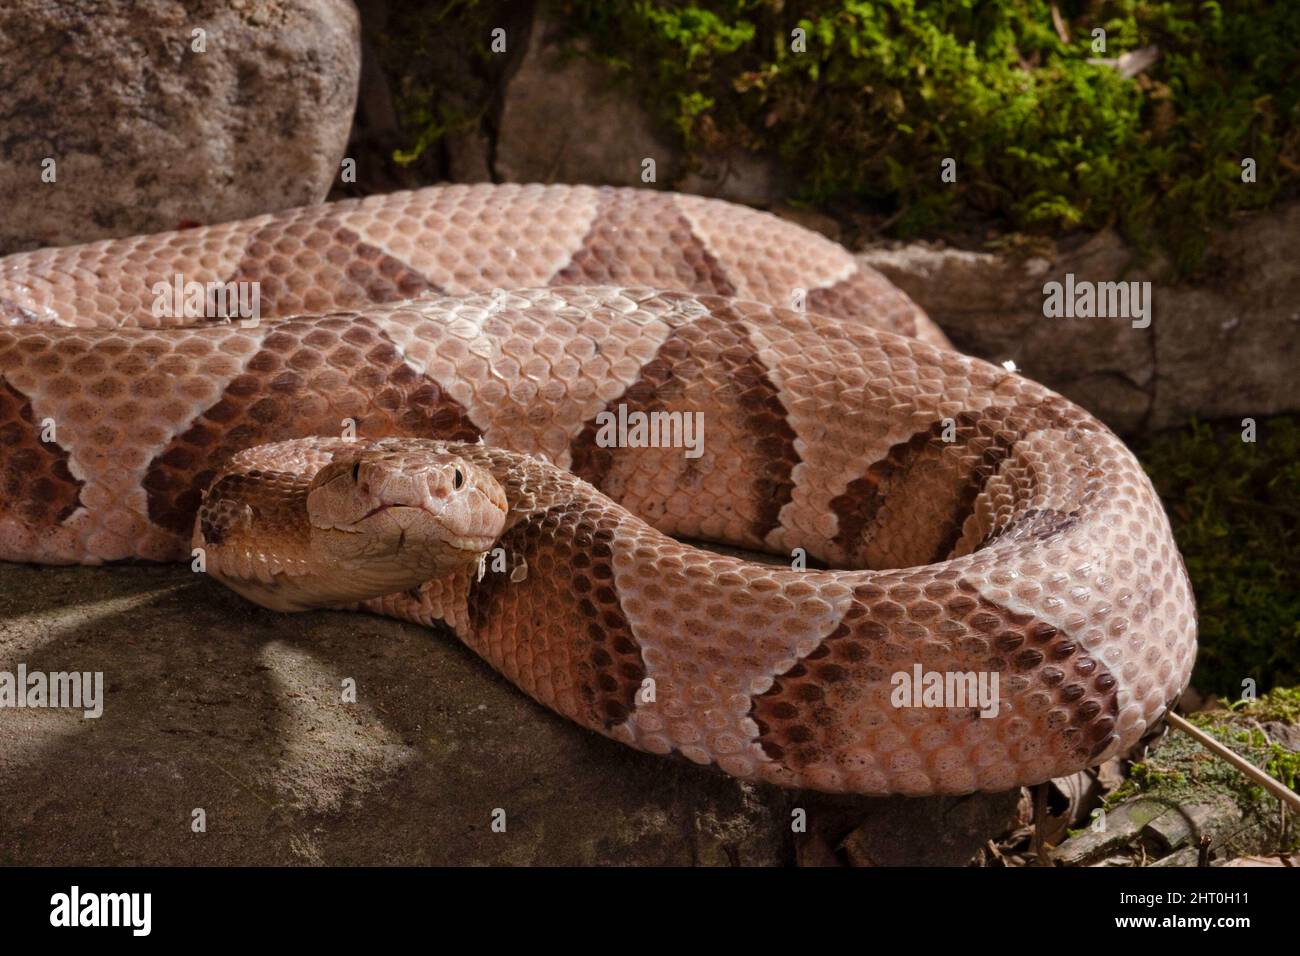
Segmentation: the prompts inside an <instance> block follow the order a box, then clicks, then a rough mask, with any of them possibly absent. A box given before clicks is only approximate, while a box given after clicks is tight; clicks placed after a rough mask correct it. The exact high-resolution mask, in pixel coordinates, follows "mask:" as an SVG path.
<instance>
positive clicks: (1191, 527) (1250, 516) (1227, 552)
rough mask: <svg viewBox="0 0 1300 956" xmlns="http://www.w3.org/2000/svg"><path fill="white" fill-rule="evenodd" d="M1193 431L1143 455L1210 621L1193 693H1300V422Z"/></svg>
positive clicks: (1166, 436) (1283, 419) (1281, 419)
mask: <svg viewBox="0 0 1300 956" xmlns="http://www.w3.org/2000/svg"><path fill="white" fill-rule="evenodd" d="M1256 439H1257V440H1256V441H1255V442H1253V443H1252V442H1244V441H1242V427H1241V425H1240V423H1238V422H1232V423H1221V424H1218V425H1210V424H1205V423H1193V424H1191V425H1190V426H1188V427H1187V428H1183V429H1176V430H1173V431H1169V432H1164V433H1161V434H1158V435H1154V436H1151V437H1149V438H1146V439H1143V440H1141V441H1140V442H1138V443H1137V444H1136V447H1135V449H1134V450H1135V451H1136V452H1137V455H1138V457H1139V458H1140V459H1141V460H1142V462H1143V464H1144V465H1145V467H1146V469H1147V471H1148V473H1149V474H1150V475H1151V477H1152V480H1153V482H1154V483H1155V486H1156V490H1157V491H1158V492H1159V494H1160V497H1161V500H1162V501H1163V502H1164V504H1165V509H1166V510H1167V511H1168V513H1169V518H1170V521H1171V522H1172V524H1173V529H1174V537H1175V538H1176V540H1177V541H1178V547H1179V550H1180V551H1181V552H1182V555H1183V559H1184V561H1185V562H1186V564H1187V573H1188V575H1189V576H1190V578H1191V581H1192V589H1193V591H1194V592H1195V594H1196V604H1197V612H1198V615H1199V619H1200V652H1199V654H1198V657H1197V663H1196V671H1195V672H1194V674H1193V676H1192V683H1193V685H1194V686H1196V687H1197V689H1198V690H1200V691H1201V692H1202V693H1210V692H1214V693H1217V694H1219V695H1221V696H1223V697H1226V698H1227V699H1230V700H1231V699H1235V698H1237V697H1239V696H1241V693H1242V691H1243V687H1244V686H1246V685H1244V684H1243V682H1244V681H1247V680H1250V681H1253V682H1254V685H1253V686H1254V687H1255V688H1256V689H1257V690H1258V691H1260V692H1262V691H1265V690H1268V689H1270V688H1273V687H1279V686H1293V685H1295V684H1297V683H1300V422H1297V420H1296V419H1295V418H1293V417H1289V416H1278V417H1274V418H1266V419H1261V420H1259V421H1258V423H1257V434H1256Z"/></svg>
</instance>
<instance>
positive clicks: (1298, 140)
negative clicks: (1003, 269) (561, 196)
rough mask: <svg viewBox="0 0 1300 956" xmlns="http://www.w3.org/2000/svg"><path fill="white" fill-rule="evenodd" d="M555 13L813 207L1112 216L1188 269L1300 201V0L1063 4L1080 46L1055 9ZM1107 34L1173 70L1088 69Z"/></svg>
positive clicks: (927, 224) (823, 2) (855, 0)
mask: <svg viewBox="0 0 1300 956" xmlns="http://www.w3.org/2000/svg"><path fill="white" fill-rule="evenodd" d="M550 6H551V9H552V15H553V16H556V17H558V18H559V19H560V20H561V21H562V22H564V23H565V24H567V26H568V28H569V29H570V31H571V32H572V34H573V35H574V36H575V37H582V38H583V39H584V40H586V41H587V42H588V43H589V44H590V46H591V48H592V50H593V53H594V55H596V56H598V57H600V58H602V59H603V60H604V61H605V62H607V63H609V64H611V65H612V66H614V67H615V68H616V69H617V70H619V71H621V72H622V73H623V74H624V75H625V76H626V77H627V79H628V80H629V86H630V88H631V89H633V90H634V91H635V93H636V94H637V95H638V96H639V97H640V98H641V100H642V102H644V103H645V104H646V106H647V107H649V108H650V109H651V110H653V111H654V112H655V113H656V114H657V115H658V116H659V117H660V119H661V120H662V121H663V122H664V124H665V126H667V127H669V128H673V129H676V130H677V131H678V132H679V134H680V135H681V137H682V140H683V141H684V143H685V144H686V145H687V146H688V147H690V148H692V149H699V148H723V147H729V148H741V149H758V148H763V149H767V150H770V151H773V152H776V153H778V154H779V155H780V156H781V158H782V159H783V161H784V163H785V165H786V168H787V170H788V171H789V173H790V174H791V175H790V179H791V181H792V182H794V183H796V184H798V187H799V198H800V199H802V200H806V201H811V202H814V203H819V204H828V203H837V202H842V201H845V200H849V201H851V202H853V203H854V204H856V205H857V206H858V207H860V208H865V209H868V210H871V209H874V210H877V211H879V212H880V213H881V214H887V215H889V216H890V217H891V218H893V219H894V220H895V221H896V224H897V225H896V228H897V230H898V232H899V233H901V234H903V235H906V234H909V233H916V232H919V231H923V230H932V229H935V228H937V227H939V226H941V225H951V224H952V223H954V222H957V221H961V220H967V219H969V220H977V221H980V222H984V221H988V220H989V219H993V220H994V221H998V220H1000V221H1001V223H1002V224H1003V226H1004V228H1008V229H1012V230H1044V231H1060V230H1070V229H1074V228H1076V227H1079V228H1088V229H1094V228H1097V227H1100V226H1104V225H1108V224H1112V223H1115V224H1118V225H1119V226H1120V227H1121V228H1122V229H1123V231H1124V232H1125V233H1126V234H1127V235H1128V236H1129V237H1130V238H1131V239H1133V240H1134V241H1136V242H1137V243H1139V244H1141V245H1147V244H1149V243H1150V242H1151V241H1152V240H1153V239H1158V240H1163V243H1164V244H1165V245H1166V246H1168V247H1169V248H1170V249H1171V250H1172V251H1173V252H1174V253H1175V257H1176V260H1177V261H1178V263H1179V264H1180V265H1182V266H1183V267H1190V266H1191V265H1192V264H1194V263H1195V262H1197V260H1198V259H1199V257H1200V255H1201V253H1202V251H1203V249H1204V245H1205V241H1206V237H1207V235H1208V231H1209V228H1210V226H1211V225H1212V224H1213V223H1215V222H1218V221H1220V220H1221V219H1222V218H1223V217H1224V216H1225V215H1227V214H1228V213H1231V212H1232V211H1234V210H1238V209H1247V208H1257V207H1261V206H1263V205H1266V204H1267V203H1269V202H1270V201H1272V200H1273V199H1275V198H1277V197H1278V196H1280V195H1296V194H1297V193H1300V133H1297V129H1300V122H1297V120H1300V66H1298V65H1297V64H1298V63H1300V58H1297V57H1296V55H1295V50H1296V49H1297V47H1300V5H1298V4H1293V3H1292V4H1288V3H1281V4H1274V3H1271V2H1267V0H1243V2H1241V3H1236V4H1233V5H1232V6H1231V8H1228V7H1226V5H1225V6H1221V5H1220V4H1218V3H1213V2H1209V3H1206V2H1200V0H1170V2H1164V3H1154V2H1142V0H1117V2H1107V3H1094V2H1075V3H1068V2H1063V3H1059V4H1058V7H1059V9H1060V11H1061V14H1062V16H1063V18H1064V20H1065V21H1066V24H1067V26H1068V29H1069V35H1070V42H1068V43H1067V42H1064V41H1063V40H1062V39H1061V37H1060V36H1059V35H1058V33H1057V31H1056V30H1055V28H1054V27H1053V23H1052V16H1051V9H1052V5H1051V4H1050V3H1049V2H1046V0H1011V2H1007V3H998V4H980V3H973V2H971V0H939V2H933V3H926V4H918V3H915V2H913V0H884V2H865V0H805V2H801V3H798V4H793V3H784V2H782V0H697V2H693V3H679V2H670V0H659V2H651V0H634V2H628V3H618V4H610V3H607V2H606V0H563V2H559V0H557V2H555V3H552V4H551V5H550ZM1094 27H1102V28H1104V29H1105V30H1106V34H1107V45H1106V51H1105V53H1104V54H1100V55H1101V56H1104V57H1108V58H1112V59H1113V58H1116V57H1118V56H1119V55H1121V54H1122V53H1124V52H1126V51H1131V50H1136V49H1140V48H1143V47H1146V46H1149V45H1156V46H1158V47H1159V48H1160V50H1161V51H1162V56H1161V59H1160V60H1159V61H1158V62H1157V63H1156V64H1155V65H1154V66H1152V67H1150V68H1149V69H1148V70H1147V71H1146V73H1145V74H1144V75H1143V76H1141V77H1139V78H1138V79H1136V80H1130V79H1124V78H1122V77H1120V76H1119V74H1118V73H1117V72H1116V71H1114V70H1112V69H1110V68H1108V67H1105V66H1101V65H1096V64H1090V63H1088V60H1089V59H1090V58H1094V57H1096V56H1098V54H1095V53H1094V52H1093V50H1092V49H1091V42H1092V36H1091V31H1092V29H1093V28H1094ZM795 29H802V30H803V31H805V33H806V36H807V51H806V52H804V53H797V52H793V51H792V49H791V34H792V31H793V30H795ZM949 156H951V157H954V158H955V159H956V160H957V163H958V182H957V183H956V184H951V185H946V184H942V183H941V182H940V178H939V170H940V163H941V161H942V159H943V158H944V157H949ZM1247 156H1249V157H1252V158H1254V159H1255V160H1256V161H1257V163H1258V182H1257V183H1255V184H1243V183H1242V182H1241V166H1240V163H1241V160H1242V158H1243V157H1247Z"/></svg>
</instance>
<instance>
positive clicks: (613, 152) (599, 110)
mask: <svg viewBox="0 0 1300 956" xmlns="http://www.w3.org/2000/svg"><path fill="white" fill-rule="evenodd" d="M526 42H527V49H526V52H525V53H524V55H523V58H522V60H521V61H520V63H519V66H518V68H517V70H516V72H515V74H514V76H513V77H511V78H510V79H509V81H508V82H507V85H506V89H505V92H504V96H503V100H502V106H501V119H500V124H499V127H498V132H497V143H496V162H495V169H496V173H497V176H498V177H499V178H500V179H501V180H504V181H506V182H518V183H531V182H538V183H591V184H593V185H610V186H642V185H645V183H643V181H642V179H641V171H642V161H643V160H645V159H648V158H649V159H654V161H655V173H656V180H657V181H658V182H660V183H664V182H666V181H667V179H668V177H669V176H670V175H671V171H672V170H673V169H675V168H676V167H677V165H678V164H679V162H680V158H679V154H678V151H677V149H676V147H675V146H674V145H673V144H672V143H671V142H669V140H668V139H667V138H666V137H664V136H663V135H661V134H660V133H659V131H658V130H656V128H655V126H654V124H653V123H652V122H651V120H650V117H649V116H648V115H647V113H646V111H645V110H644V109H643V108H642V107H641V106H640V104H639V103H638V102H637V101H636V98H635V97H634V96H633V94H632V93H631V92H630V91H629V90H626V89H623V88H621V87H619V86H618V85H617V84H615V83H614V81H613V76H612V75H611V71H610V70H609V69H608V68H606V67H604V66H602V65H601V64H598V63H595V62H593V61H591V60H589V59H586V58H584V57H582V56H571V55H565V52H564V51H563V50H562V49H561V47H560V44H559V40H558V34H557V32H556V29H555V27H554V26H553V24H551V23H550V22H549V21H548V20H546V18H545V17H544V16H543V15H542V14H541V13H540V12H538V13H537V14H536V15H535V17H534V19H533V24H532V29H531V30H530V31H529V35H528V37H527V38H526Z"/></svg>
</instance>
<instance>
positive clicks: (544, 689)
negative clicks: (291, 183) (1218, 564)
mask: <svg viewBox="0 0 1300 956" xmlns="http://www.w3.org/2000/svg"><path fill="white" fill-rule="evenodd" d="M173 275H183V276H184V277H185V278H186V279H187V280H193V281H196V282H198V283H207V282H214V281H241V282H250V283H251V282H256V283H258V284H259V287H260V290H261V318H262V321H260V322H259V323H257V324H256V325H254V326H253V327H247V328H246V327H244V324H243V323H239V322H227V321H213V320H210V319H208V320H205V319H197V320H195V319H185V318H184V317H183V316H181V317H167V316H160V315H158V314H156V313H157V310H156V309H155V308H154V305H155V295H154V293H153V292H152V291H151V290H152V289H153V287H154V285H155V283H157V282H159V281H160V280H162V281H164V282H166V281H170V280H171V278H172V277H173ZM796 297H799V298H801V300H802V301H800V302H799V305H801V306H802V307H801V308H789V307H787V306H789V305H790V303H791V302H792V301H794V299H795V298H796ZM947 346H948V343H947V340H946V339H945V338H944V337H943V334H942V332H940V331H939V330H938V329H937V327H935V326H934V325H933V323H931V322H930V321H929V320H928V319H927V318H926V317H925V315H924V314H923V313H922V312H921V311H920V310H919V309H918V308H917V307H916V306H915V305H913V304H912V303H911V301H910V300H909V299H907V297H906V296H904V295H903V294H902V293H901V292H899V291H898V290H896V289H895V288H894V287H893V286H892V285H890V284H889V283H888V282H887V281H886V280H885V279H884V278H883V277H881V276H879V275H877V274H875V273H872V272H870V271H869V270H866V269H864V268H862V267H860V266H858V265H857V264H856V262H855V260H854V259H853V258H852V257H851V256H850V255H849V254H848V253H847V252H845V251H844V250H843V249H841V248H840V247H839V246H837V245H835V244H833V243H831V242H829V241H827V240H825V239H822V238H821V237H819V236H816V235H815V234H813V233H810V232H808V231H806V230H803V229H801V228H799V227H797V226H795V225H792V224H789V223H786V222H782V221H781V220H778V219H776V218H774V217H772V216H769V215H767V214H763V213H758V212H754V211H751V210H747V209H743V208H740V207H736V206H732V205H729V204H726V203H722V202H718V201H713V200H706V199H700V198H697V197H688V196H681V195H674V194H671V193H662V192H650V191H639V190H616V189H608V188H604V189H595V188H588V187H564V186H548V187H543V186H490V185H484V186H454V187H436V188H431V189H425V190H420V191H417V192H411V193H398V194H394V195H391V196H385V197H376V198H371V199H366V200H362V201H346V202H340V203H334V204H329V205H322V206H315V207H309V208H305V209H299V210H291V211H288V212H283V213H277V214H273V215H268V216H262V217H259V218H256V219H251V220H247V221H243V222H236V223H229V224H225V225H217V226H209V227H201V228H194V229H188V230H183V231H179V232H172V233H164V234H160V235H155V236H143V237H134V238H128V239H118V240H110V241H105V242H97V243H92V244H88V245H83V246H75V247H69V248H63V249H46V250H38V251H35V252H31V253H21V254H17V255H12V256H9V257H7V258H4V259H0V559H4V560H9V561H36V562H48V563H68V562H80V563H85V564H95V563H100V562H111V561H121V560H129V559H144V560H149V561H176V560H190V559H191V557H192V555H194V554H195V553H199V554H201V555H203V556H204V558H205V560H206V570H207V572H208V573H209V574H212V575H213V576H215V577H217V578H218V579H220V580H222V581H224V582H225V583H227V584H229V585H230V586H232V587H234V588H235V589H236V590H239V591H240V592H241V593H243V594H245V595H246V596H248V597H250V598H252V599H253V600H255V601H258V602H259V603H262V604H265V605H267V606H270V607H276V608H281V609H285V610H292V609H296V608H302V607H318V606H331V607H354V608H364V609H367V610H370V611H374V612H377V613H381V614H387V615H391V616H394V617H398V618H402V619H405V620H410V621H416V622H419V623H421V624H424V625H430V626H433V625H438V626H445V627H447V628H450V629H451V630H452V631H453V632H454V633H455V634H456V635H457V636H458V637H459V638H460V639H461V640H462V641H464V642H465V643H466V644H467V645H468V646H469V647H470V648H472V649H473V650H474V651H475V652H477V653H478V654H479V655H481V656H482V657H483V658H484V659H486V660H487V661H488V662H489V663H490V664H491V665H492V666H493V667H494V668H496V669H497V670H498V671H499V672H500V673H502V674H503V675H505V676H506V677H507V678H508V679H510V680H511V681H512V682H513V683H515V684H516V685H517V686H518V687H520V688H521V689H523V690H524V691H526V692H527V693H528V694H530V695H532V696H533V697H534V698H536V699H537V700H538V701H540V702H541V703H543V704H544V705H546V706H548V707H550V708H552V709H554V710H555V711H558V712H559V713H561V714H563V715H564V716H566V717H568V718H570V719H572V720H574V721H576V722H577V723H579V724H581V725H583V726H585V727H588V728H591V729H593V730H595V731H598V732H600V733H602V734H605V735H607V736H609V737H612V738H614V739H616V740H619V741H622V742H623V743H626V744H628V745H630V746H633V747H637V748H639V749H642V750H646V751H651V752H654V753H661V754H668V753H673V754H678V755H681V756H684V757H685V758H687V759H689V760H691V761H694V762H696V763H700V764H711V765H714V766H716V767H718V768H721V770H723V771H725V772H726V773H728V774H731V775H733V776H735V777H739V778H742V779H746V780H758V781H767V782H770V783H774V784H778V785H782V786H787V787H809V788H815V789H819V790H825V791H845V792H857V793H866V794H885V793H903V794H931V793H965V792H970V791H974V790H1001V789H1006V788H1009V787H1012V786H1015V785H1019V784H1031V783H1037V782H1041V781H1043V780H1046V779H1049V778H1051V777H1055V776H1059V775H1062V774H1066V773H1069V772H1072V771H1075V770H1078V769H1081V768H1083V767H1086V766H1089V765H1093V764H1096V763H1099V762H1101V761H1102V760H1104V759H1106V758H1107V757H1109V756H1111V755H1114V754H1116V753H1120V752H1123V751H1124V750H1126V749H1127V748H1129V747H1130V746H1131V745H1133V744H1134V743H1135V742H1136V741H1137V740H1138V739H1139V738H1141V737H1142V736H1143V735H1144V734H1145V733H1146V732H1147V731H1148V729H1149V728H1151V727H1152V726H1153V725H1154V724H1155V723H1157V722H1158V721H1159V720H1160V719H1161V717H1162V716H1163V714H1164V713H1165V711H1166V709H1167V708H1168V707H1169V706H1171V704H1172V703H1173V701H1174V700H1175V699H1176V698H1177V697H1178V695H1179V694H1180V693H1181V691H1182V689H1183V688H1184V687H1185V686H1186V684H1187V681H1188V678H1189V674H1190V670H1191V667H1192V663H1193V660H1194V657H1195V652H1196V611H1195V606H1194V603H1193V599H1192V594H1191V589H1190V586H1189V584H1188V581H1187V577H1186V573H1185V570H1184V567H1183V563H1182V559H1181V557H1180V556H1179V554H1178V551H1177V548H1176V547H1175V544H1174V541H1173V538H1172V535H1171V533H1170V528H1169V524H1168V521H1167V519H1166V516H1165V514H1164V511H1163V509H1162V507H1161V504H1160V502H1159V500H1158V499H1157V497H1156V495H1155V493H1154V491H1153V489H1152V486H1151V484H1150V482H1149V481H1148V479H1147V478H1146V476H1145V475H1144V473H1143V471H1142V469H1141V467H1140V466H1139V465H1138V463H1137V461H1136V460H1135V459H1134V457H1133V456H1132V454H1131V453H1130V452H1129V451H1128V450H1127V449H1126V448H1125V446H1124V445H1123V443H1122V442H1121V441H1120V440H1119V439H1118V438H1116V437H1115V436H1114V435H1113V434H1112V433H1111V432H1110V431H1109V430H1108V429H1107V428H1105V426H1103V425H1102V424H1101V423H1100V422H1098V421H1097V420H1096V419H1094V418H1093V417H1092V416H1090V415H1089V414H1088V413H1087V412H1085V411H1083V410H1082V409H1080V408H1078V407H1077V406H1075V405H1073V404H1071V403H1070V402H1069V401H1067V400H1065V399H1064V398H1062V397H1061V396H1059V395H1057V394H1055V393H1053V392H1051V391H1049V390H1048V389H1046V388H1044V387H1042V386H1040V385H1038V384H1036V383H1034V382H1032V381H1029V380H1027V379H1025V378H1023V377H1021V376H1019V375H1017V374H1014V373H1011V372H1008V371H1006V370H1004V369H1002V368H999V367H997V366H993V365H990V364H987V363H985V362H982V361H979V360H976V359H972V358H969V357H966V356H963V355H960V354H958V353H957V352H955V351H952V350H951V349H950V348H948V347H947ZM602 413H608V414H607V415H605V416H604V417H603V418H602V417H600V416H602ZM636 413H642V415H643V416H644V417H643V418H642V419H640V421H642V422H644V421H646V420H648V419H650V417H651V416H653V415H654V414H655V413H660V417H659V418H658V419H657V420H658V421H660V422H661V423H673V424H674V427H675V425H676V423H684V422H688V421H689V420H691V418H690V417H691V416H693V415H698V416H699V421H700V423H701V428H702V429H703V431H702V436H701V437H702V442H701V443H700V449H699V454H698V455H695V456H691V455H689V454H687V453H685V452H684V450H683V448H682V447H647V446H646V445H647V442H646V441H644V440H642V441H641V442H638V441H636V440H633V438H632V437H629V436H632V434H633V432H631V431H629V432H628V433H627V435H623V434H622V432H620V433H619V438H618V440H617V441H615V442H614V443H612V444H611V442H610V441H608V440H602V430H603V429H605V427H606V426H607V425H608V424H609V422H610V421H612V420H613V418H614V417H617V416H619V415H622V416H623V419H620V421H623V420H628V421H630V420H632V419H634V418H635V417H636ZM673 413H679V414H678V418H677V419H672V418H671V415H672V414H673ZM349 423H351V426H349ZM349 427H352V428H353V429H354V431H355V436H354V435H351V434H344V432H345V430H346V429H348V428H349ZM665 427H667V425H665ZM604 438H606V439H607V438H608V435H607V434H605V435H604ZM643 438H644V436H643ZM205 491H206V497H205V496H204V493H205ZM679 539H685V541H689V540H698V541H703V542H715V543H718V544H721V545H726V546H731V547H734V548H742V549H749V550H753V551H762V552H767V553H769V554H772V555H776V556H781V557H782V558H783V559H784V562H785V563H784V564H781V565H770V564H760V563H753V562H749V561H745V560H742V559H741V558H739V557H732V556H726V555H722V554H718V553H715V552H713V551H708V550H703V549H701V548H698V547H696V546H694V545H692V544H689V543H685V541H683V540H679ZM194 549H199V550H198V551H197V552H196V551H195V550H194ZM804 554H806V555H807V556H808V558H810V559H811V560H812V562H813V565H814V566H813V567H805V566H804V565H803V564H802V563H801V562H800V561H799V560H798V557H799V556H800V555H804ZM792 555H794V556H795V559H794V560H792V557H791V556H792ZM818 564H823V565H825V566H826V567H828V568H833V569H846V570H821V569H819V568H818V567H816V565H818ZM900 674H904V675H906V674H915V675H916V676H917V678H918V680H920V679H921V678H923V677H926V675H932V674H938V675H953V674H957V675H966V674H970V675H976V674H981V675H997V676H998V677H999V678H1000V680H999V681H998V684H997V687H998V690H997V695H996V701H995V703H996V706H995V707H994V708H992V709H993V710H994V711H995V713H992V714H988V713H985V714H984V715H981V713H980V711H979V709H978V708H977V707H976V706H974V705H973V704H972V702H971V701H970V700H969V699H968V700H966V701H965V702H964V703H965V706H957V705H954V704H953V703H952V701H951V700H949V699H947V698H943V699H941V700H939V703H938V704H933V703H932V702H930V701H928V700H926V699H923V698H922V697H921V696H918V697H917V699H915V700H913V701H912V702H911V704H910V705H905V706H900V705H899V703H898V698H897V697H896V696H895V694H896V691H897V689H898V688H899V687H900V686H901V684H902V682H900V681H899V680H898V675H900ZM926 679H928V678H926ZM959 685H960V681H959V682H958V684H957V685H953V686H959ZM919 686H920V685H919V684H918V687H919Z"/></svg>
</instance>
